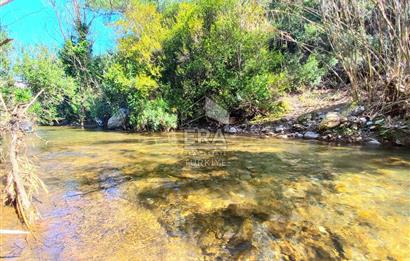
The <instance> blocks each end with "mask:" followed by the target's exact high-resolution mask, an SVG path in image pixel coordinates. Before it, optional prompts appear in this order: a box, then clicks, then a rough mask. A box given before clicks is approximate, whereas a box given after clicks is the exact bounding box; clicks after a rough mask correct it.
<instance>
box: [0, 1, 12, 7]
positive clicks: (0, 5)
mask: <svg viewBox="0 0 410 261" xmlns="http://www.w3.org/2000/svg"><path fill="white" fill-rule="evenodd" d="M11 1H13V0H3V1H1V2H0V7H2V6H3V5H6V4H8V3H10V2H11Z"/></svg>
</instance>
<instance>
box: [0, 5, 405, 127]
mask: <svg viewBox="0 0 410 261" xmlns="http://www.w3.org/2000/svg"><path fill="white" fill-rule="evenodd" d="M336 2H337V1H329V2H327V3H322V2H320V1H317V0H297V1H288V0H273V1H248V2H246V3H245V4H244V3H243V1H240V0H227V1H223V0H193V1H171V0H170V1H143V0H127V1H124V0H116V1H105V0H89V1H86V2H85V3H84V6H83V7H82V8H83V9H84V10H88V11H89V10H92V11H94V12H98V13H103V14H104V15H107V16H109V15H111V14H113V13H115V18H116V22H115V23H114V24H113V26H115V28H116V29H117V31H118V36H119V37H118V43H117V51H116V52H115V53H114V54H107V55H104V56H98V57H97V56H94V55H93V53H92V39H91V36H90V26H91V23H90V22H89V21H87V19H86V16H85V15H84V18H81V16H80V15H78V16H77V17H76V18H75V19H74V20H75V21H74V24H75V27H74V29H73V33H72V36H71V38H70V39H68V40H66V42H65V43H64V45H63V47H62V48H61V49H60V50H58V52H57V55H54V54H52V53H51V52H50V51H46V50H44V49H39V50H38V51H37V52H36V54H35V55H24V58H23V59H22V60H21V61H20V62H18V63H17V65H16V70H14V71H15V72H16V73H17V76H18V77H20V78H22V79H23V80H24V81H25V82H26V83H28V84H29V86H30V89H29V90H16V91H14V92H16V93H15V95H14V96H16V97H19V99H23V98H24V97H25V96H27V97H30V96H31V95H32V94H33V93H36V92H38V91H39V90H41V89H45V90H46V93H47V94H45V95H44V96H43V98H41V99H40V101H39V104H40V105H41V106H40V107H38V108H37V109H36V113H37V114H38V116H39V119H40V122H41V123H43V124H50V123H53V122H55V121H56V119H64V120H65V121H66V122H71V123H75V122H76V123H79V124H81V125H82V124H83V123H84V122H86V121H89V122H93V121H94V120H95V119H99V120H101V121H102V122H104V123H107V121H108V119H109V118H110V116H112V115H115V114H116V113H117V112H118V111H120V110H126V111H127V112H129V114H128V115H127V126H128V127H129V128H130V129H134V130H154V131H158V130H168V129H171V128H176V127H177V126H178V125H183V124H185V123H191V122H200V121H204V120H207V119H206V117H204V116H205V113H204V103H205V99H206V98H210V99H212V100H213V101H215V102H216V103H217V104H218V105H220V106H222V107H224V108H225V109H226V110H227V111H228V112H229V113H230V115H231V116H234V117H235V118H239V119H242V120H244V119H251V118H253V117H255V116H260V115H267V114H271V113H279V112H283V111H284V110H285V109H286V106H285V105H284V104H283V103H282V102H281V96H282V95H283V94H285V93H288V92H301V91H303V90H305V89H306V88H317V87H322V86H326V87H333V88H335V87H338V86H339V85H342V86H346V85H349V86H352V89H353V92H352V93H353V94H354V97H355V98H356V99H359V98H361V99H362V98H363V95H362V96H361V95H360V94H364V96H366V95H367V94H368V95H367V96H366V98H369V99H371V100H372V99H373V100H374V97H382V100H381V101H379V102H381V104H384V103H388V102H394V103H395V104H396V105H395V106H396V107H397V104H398V105H399V106H401V107H403V105H404V106H406V104H405V103H406V100H407V103H408V92H409V90H408V89H409V88H408V84H409V83H408V82H409V77H408V74H409V65H408V64H409V63H408V59H409V57H408V56H409V46H408V45H409V43H408V42H406V41H403V38H404V39H406V37H407V39H408V29H405V26H404V25H405V24H406V22H409V19H408V17H407V16H405V15H402V14H401V13H397V10H402V9H403V10H404V11H406V10H407V11H409V10H408V9H409V8H410V7H408V6H407V7H406V6H405V5H404V6H396V5H400V3H398V2H397V3H396V2H394V1H386V2H385V3H377V4H375V3H373V2H371V1H366V0H363V1H353V3H352V5H353V7H354V8H353V9H354V10H353V9H352V10H350V9H349V10H348V8H347V7H342V6H340V5H338V4H337V3H336ZM393 2H394V3H393ZM77 8H79V7H77ZM406 8H407V9H406ZM76 12H77V13H78V14H80V11H79V9H78V10H76ZM388 12H391V13H392V14H393V13H395V12H396V14H395V16H396V17H397V18H396V19H394V18H393V17H389V16H386V13H388ZM84 14H86V13H84ZM375 17H377V19H376V20H377V22H374V21H373V20H372V19H373V18H375ZM406 17H407V18H406ZM406 19H407V20H406ZM393 20H394V21H393ZM400 30H401V31H400ZM406 35H407V36H406ZM3 37H4V36H3ZM356 40H357V41H356ZM391 46H395V47H394V48H393V49H392V48H390V47H391ZM3 49H4V48H3ZM395 61H397V64H395ZM406 61H407V63H406ZM0 63H1V65H2V68H1V70H0V74H1V77H2V79H3V80H4V79H5V78H7V77H8V78H9V79H10V71H11V69H10V67H11V65H10V63H9V62H8V60H7V56H4V55H0ZM374 64H377V65H374ZM6 75H7V77H6ZM406 75H407V78H406ZM374 86H387V87H386V88H385V89H383V90H382V94H381V95H378V94H377V92H378V91H380V88H377V89H376V88H375V87H374ZM11 92H13V91H11ZM382 107H383V108H386V106H384V105H383V106H382ZM34 108H36V107H34ZM387 108H391V107H387Z"/></svg>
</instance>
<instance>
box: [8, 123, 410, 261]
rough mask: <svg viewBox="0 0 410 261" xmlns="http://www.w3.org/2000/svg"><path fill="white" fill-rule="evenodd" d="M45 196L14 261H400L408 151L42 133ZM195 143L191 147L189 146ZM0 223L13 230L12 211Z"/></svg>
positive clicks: (409, 202) (409, 236) (407, 214)
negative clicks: (31, 231) (47, 191)
mask: <svg viewBox="0 0 410 261" xmlns="http://www.w3.org/2000/svg"><path fill="white" fill-rule="evenodd" d="M38 134H39V136H40V137H42V138H43V139H44V140H47V143H46V142H44V141H42V140H39V139H34V140H33V144H36V145H37V147H36V149H33V151H32V154H33V155H35V156H36V162H37V163H38V164H39V173H40V176H41V177H42V179H43V180H44V182H45V183H46V184H47V186H48V189H49V191H50V193H49V194H43V195H41V196H40V197H38V202H37V206H38V208H39V210H40V212H41V213H42V219H40V220H39V221H38V223H37V224H36V226H35V227H34V232H35V234H34V235H35V238H34V236H33V235H29V236H23V235H18V236H16V235H7V236H4V235H2V236H1V242H0V247H1V256H2V257H9V258H10V259H11V260H93V259H95V260H204V259H205V260H215V259H219V260H232V259H239V260H280V259H281V258H282V260H346V259H347V260H376V259H380V260H405V259H406V258H407V257H408V256H409V255H410V252H409V248H408V246H409V244H410V230H409V229H410V192H409V191H408V188H409V185H410V179H409V171H408V170H409V169H410V152H409V151H408V150H405V149H399V148H392V149H380V148H379V149H374V148H368V147H356V146H350V147H346V146H328V145H321V144H314V143H309V142H302V141H296V140H280V139H275V138H266V139H260V138H256V137H238V136H225V137H218V138H219V140H218V141H219V142H217V143H215V142H211V140H213V141H215V140H214V139H210V140H203V139H197V138H196V137H195V136H189V137H187V136H184V135H186V134H184V133H166V134H150V135H148V134H145V135H141V134H125V133H118V132H98V131H82V130H79V129H72V128H42V129H40V130H39V131H38ZM192 139H194V140H192ZM1 220H2V221H1V228H7V229H22V228H21V227H19V225H18V223H17V222H16V221H15V215H14V213H13V212H12V210H11V209H9V208H4V207H3V208H2V211H1Z"/></svg>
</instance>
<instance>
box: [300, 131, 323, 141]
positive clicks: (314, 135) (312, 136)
mask: <svg viewBox="0 0 410 261" xmlns="http://www.w3.org/2000/svg"><path fill="white" fill-rule="evenodd" d="M319 137H320V134H319V133H317V132H314V131H307V132H305V134H303V138H305V139H310V140H315V139H318V138H319Z"/></svg>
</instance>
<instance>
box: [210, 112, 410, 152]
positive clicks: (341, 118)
mask: <svg viewBox="0 0 410 261" xmlns="http://www.w3.org/2000/svg"><path fill="white" fill-rule="evenodd" d="M210 129H211V130H214V129H215V128H210ZM223 130H224V132H225V133H228V134H235V135H258V136H274V137H278V138H285V139H287V138H297V139H309V140H320V141H326V142H336V143H355V144H367V145H373V146H377V145H381V144H392V145H398V146H406V147H409V146H410V120H403V119H400V118H395V117H391V116H382V115H378V114H376V115H371V113H370V112H369V111H367V110H366V108H365V106H362V105H360V106H356V107H353V108H352V107H351V106H350V107H343V106H341V107H337V108H334V109H332V110H322V111H314V112H309V113H305V114H301V115H299V116H286V117H283V118H281V119H279V120H276V121H272V122H268V123H263V124H237V125H226V126H224V128H223Z"/></svg>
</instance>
